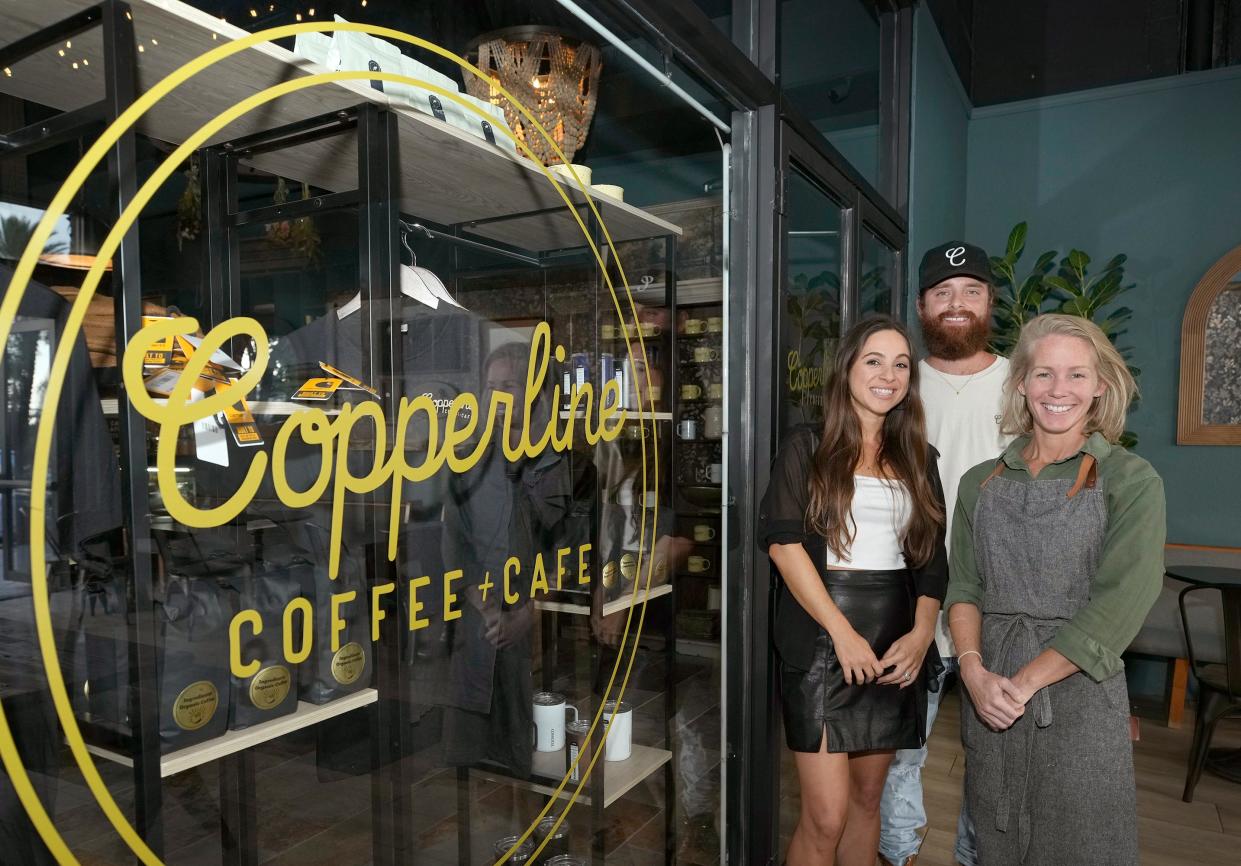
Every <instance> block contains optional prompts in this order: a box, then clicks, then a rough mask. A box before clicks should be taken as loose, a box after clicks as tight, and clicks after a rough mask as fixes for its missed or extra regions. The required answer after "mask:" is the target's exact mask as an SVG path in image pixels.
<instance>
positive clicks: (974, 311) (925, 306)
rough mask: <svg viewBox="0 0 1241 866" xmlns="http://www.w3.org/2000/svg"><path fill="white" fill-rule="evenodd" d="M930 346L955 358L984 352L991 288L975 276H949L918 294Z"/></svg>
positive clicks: (936, 352)
mask: <svg viewBox="0 0 1241 866" xmlns="http://www.w3.org/2000/svg"><path fill="white" fill-rule="evenodd" d="M918 317H919V318H920V319H921V321H922V335H923V337H924V338H925V339H926V345H927V350H928V351H930V353H931V354H932V355H934V356H935V357H937V358H944V359H945V360H948V361H956V360H960V359H961V358H968V357H970V356H971V355H973V354H975V353H977V352H981V351H982V350H983V349H985V348H986V346H987V339H988V338H989V337H990V336H991V290H990V289H989V288H988V287H987V284H986V283H984V282H982V281H981V280H978V279H976V278H975V277H965V276H962V277H950V278H949V279H946V280H944V281H943V282H941V283H936V284H935V285H934V286H931V288H929V289H927V290H926V291H925V292H923V293H922V295H921V296H920V297H919V298H918Z"/></svg>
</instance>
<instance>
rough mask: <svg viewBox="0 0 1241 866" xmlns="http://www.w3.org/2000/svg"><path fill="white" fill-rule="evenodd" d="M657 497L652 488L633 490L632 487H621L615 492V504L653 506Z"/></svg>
mask: <svg viewBox="0 0 1241 866" xmlns="http://www.w3.org/2000/svg"><path fill="white" fill-rule="evenodd" d="M657 501H658V497H657V496H656V495H655V491H654V490H644V491H641V492H638V491H635V490H634V489H633V488H632V487H622V488H621V489H620V490H618V491H617V492H616V504H617V505H640V506H642V507H643V508H654V507H655V504H656V502H657Z"/></svg>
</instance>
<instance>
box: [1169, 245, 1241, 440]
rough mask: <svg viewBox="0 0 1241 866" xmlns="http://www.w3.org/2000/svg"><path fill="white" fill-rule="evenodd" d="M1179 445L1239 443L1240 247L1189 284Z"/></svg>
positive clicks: (1177, 436) (1240, 400)
mask: <svg viewBox="0 0 1241 866" xmlns="http://www.w3.org/2000/svg"><path fill="white" fill-rule="evenodd" d="M1176 441H1177V443H1178V444H1180V445H1241V247H1236V248H1235V249H1233V250H1232V251H1230V252H1229V253H1228V254H1227V255H1225V256H1224V257H1223V258H1222V259H1220V260H1219V261H1218V262H1216V263H1215V265H1214V266H1212V268H1211V269H1210V270H1209V271H1207V272H1206V275H1205V276H1203V278H1202V279H1201V280H1200V281H1199V283H1198V285H1197V286H1196V287H1195V288H1194V293H1193V294H1192V295H1191V296H1190V298H1189V303H1188V305H1186V307H1185V318H1184V320H1183V321H1182V322H1181V388H1180V406H1179V411H1178V413H1177V424H1176Z"/></svg>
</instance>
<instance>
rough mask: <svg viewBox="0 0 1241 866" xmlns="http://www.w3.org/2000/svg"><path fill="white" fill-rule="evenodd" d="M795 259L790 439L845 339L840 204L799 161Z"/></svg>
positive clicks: (783, 351) (786, 298)
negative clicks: (841, 301) (841, 325)
mask: <svg viewBox="0 0 1241 866" xmlns="http://www.w3.org/2000/svg"><path fill="white" fill-rule="evenodd" d="M787 196H788V201H787V207H788V210H787V214H788V216H787V223H786V225H787V237H786V239H785V243H786V249H787V250H788V258H787V262H786V268H785V274H786V278H785V284H784V292H783V298H782V304H781V307H782V310H781V327H780V334H781V341H780V352H779V354H778V355H777V358H779V359H781V362H782V363H781V368H780V369H781V376H780V381H781V386H780V401H781V413H780V414H781V418H780V427H781V429H780V431H778V432H779V435H780V437H781V438H783V436H784V435H786V434H787V433H788V432H789V431H790V430H791V429H792V428H793V426H795V425H797V424H804V423H810V422H816V423H817V422H820V421H821V420H822V417H823V381H824V378H825V376H826V368H827V366H828V365H829V364H830V362H831V359H832V357H833V356H834V354H835V351H836V346H837V343H838V341H839V339H840V333H841V330H840V324H841V321H840V312H841V310H840V225H841V208H840V204H839V203H838V202H837V201H835V200H834V199H833V198H832V197H831V196H830V195H828V194H827V193H826V192H824V191H823V190H822V189H821V188H820V187H819V186H817V185H816V184H814V183H813V182H812V181H811V180H810V179H809V178H808V177H807V176H806V175H805V174H803V173H802V172H801V171H799V170H798V169H797V168H796V166H794V167H793V170H792V171H790V172H789V175H788V192H787ZM779 740H780V755H781V763H780V848H779V850H780V851H785V850H787V849H788V842H789V839H790V837H791V836H792V833H793V829H794V828H795V826H796V824H797V816H798V814H799V812H800V810H801V795H800V789H799V787H798V781H797V770H796V768H795V766H794V764H793V753H792V752H790V751H789V750H788V748H787V747H786V746H785V745H784V737H783V736H780V737H779Z"/></svg>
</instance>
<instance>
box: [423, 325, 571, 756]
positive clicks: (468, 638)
mask: <svg viewBox="0 0 1241 866" xmlns="http://www.w3.org/2000/svg"><path fill="white" fill-rule="evenodd" d="M529 353H530V347H529V345H528V344H527V343H524V342H513V343H506V344H504V345H501V346H500V347H499V348H497V349H496V350H495V351H493V352H492V353H491V355H490V356H488V358H487V360H486V363H485V364H484V366H483V383H482V384H483V394H482V399H481V405H482V406H483V407H487V406H489V405H490V403H491V399H492V395H493V394H495V393H496V392H505V393H508V394H511V395H512V396H513V406H514V408H513V409H512V410H510V411H512V412H513V415H514V417H513V418H512V419H511V420H512V428H511V431H510V437H511V439H510V442H511V443H512V444H516V442H517V441H518V439H519V437H520V435H521V431H522V429H523V426H524V425H525V424H526V423H529V424H531V425H532V426H533V428H534V429H536V430H539V429H544V428H545V427H546V425H547V423H548V422H549V417H550V416H549V412H550V411H551V408H552V407H551V401H550V399H548V396H547V395H546V394H541V395H540V397H539V399H538V400H537V401H536V402H535V404H534V408H533V413H532V415H533V417H531V418H528V419H527V418H525V417H524V416H525V412H524V409H523V408H521V407H524V405H525V401H526V392H525V388H526V367H527V363H528V358H529ZM483 411H486V409H485V408H484V410H483ZM502 415H503V412H501V414H500V415H498V416H497V429H503V423H502V422H503V418H502ZM462 450H465V449H464V448H463V449H462ZM571 494H572V489H571V480H570V476H569V471H568V462H567V461H566V460H565V459H564V457H563V455H561V454H559V453H557V452H555V451H553V450H551V449H550V448H548V449H547V450H546V451H544V452H543V453H542V454H540V455H539V456H537V457H535V458H527V459H523V460H522V461H520V462H517V463H510V462H509V461H508V460H507V459H506V457H505V455H504V451H503V448H502V445H501V443H500V442H498V441H495V440H493V442H492V444H491V445H490V447H489V448H488V449H487V451H486V453H485V454H484V455H483V458H482V460H481V461H480V462H479V464H478V465H477V466H475V467H474V468H472V469H470V470H468V471H466V472H465V473H463V474H462V475H459V476H456V477H454V478H453V479H452V482H451V484H450V491H449V498H448V502H447V505H446V508H445V521H444V522H445V540H444V547H445V550H444V564H445V566H446V567H447V568H449V569H452V568H461V569H462V570H463V571H464V575H463V577H462V581H461V584H460V587H461V593H460V595H461V599H462V601H461V602H460V603H459V607H460V609H461V614H462V615H461V618H460V619H458V620H454V621H452V622H450V623H449V626H450V629H451V635H450V638H449V640H450V646H451V654H452V656H451V662H450V687H449V697H448V703H449V705H450V710H449V714H448V716H447V725H448V732H447V758H448V761H449V763H453V764H474V763H478V762H479V761H493V762H496V763H500V764H503V765H505V766H507V767H508V768H509V769H510V770H511V771H512V772H513V773H515V774H517V775H520V776H528V775H529V774H530V766H531V757H532V755H531V751H532V745H531V737H530V731H531V727H532V725H533V722H534V717H533V705H532V700H533V682H532V673H531V651H532V647H531V639H530V633H531V625H532V623H533V615H534V610H533V603H532V602H531V599H530V578H531V573H532V569H533V567H534V560H535V557H536V555H537V554H538V553H540V552H542V553H543V555H544V558H545V560H551V561H554V553H555V550H556V541H557V538H556V534H557V531H558V527H559V525H560V524H561V522H562V520H563V518H564V516H565V514H566V513H567V510H568V507H569V504H570V499H571ZM512 557H516V559H517V560H518V561H519V562H520V571H514V569H513V568H512V565H511V563H510V565H509V580H508V584H509V586H508V590H509V593H510V598H509V600H507V601H506V600H505V586H504V582H505V564H506V562H509V560H510V558H512ZM484 576H488V577H489V581H488V582H490V583H492V584H493V586H492V587H491V588H490V589H488V590H486V591H485V592H484V591H483V589H482V585H483V584H484ZM513 594H516V596H517V600H516V601H512V595H513Z"/></svg>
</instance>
